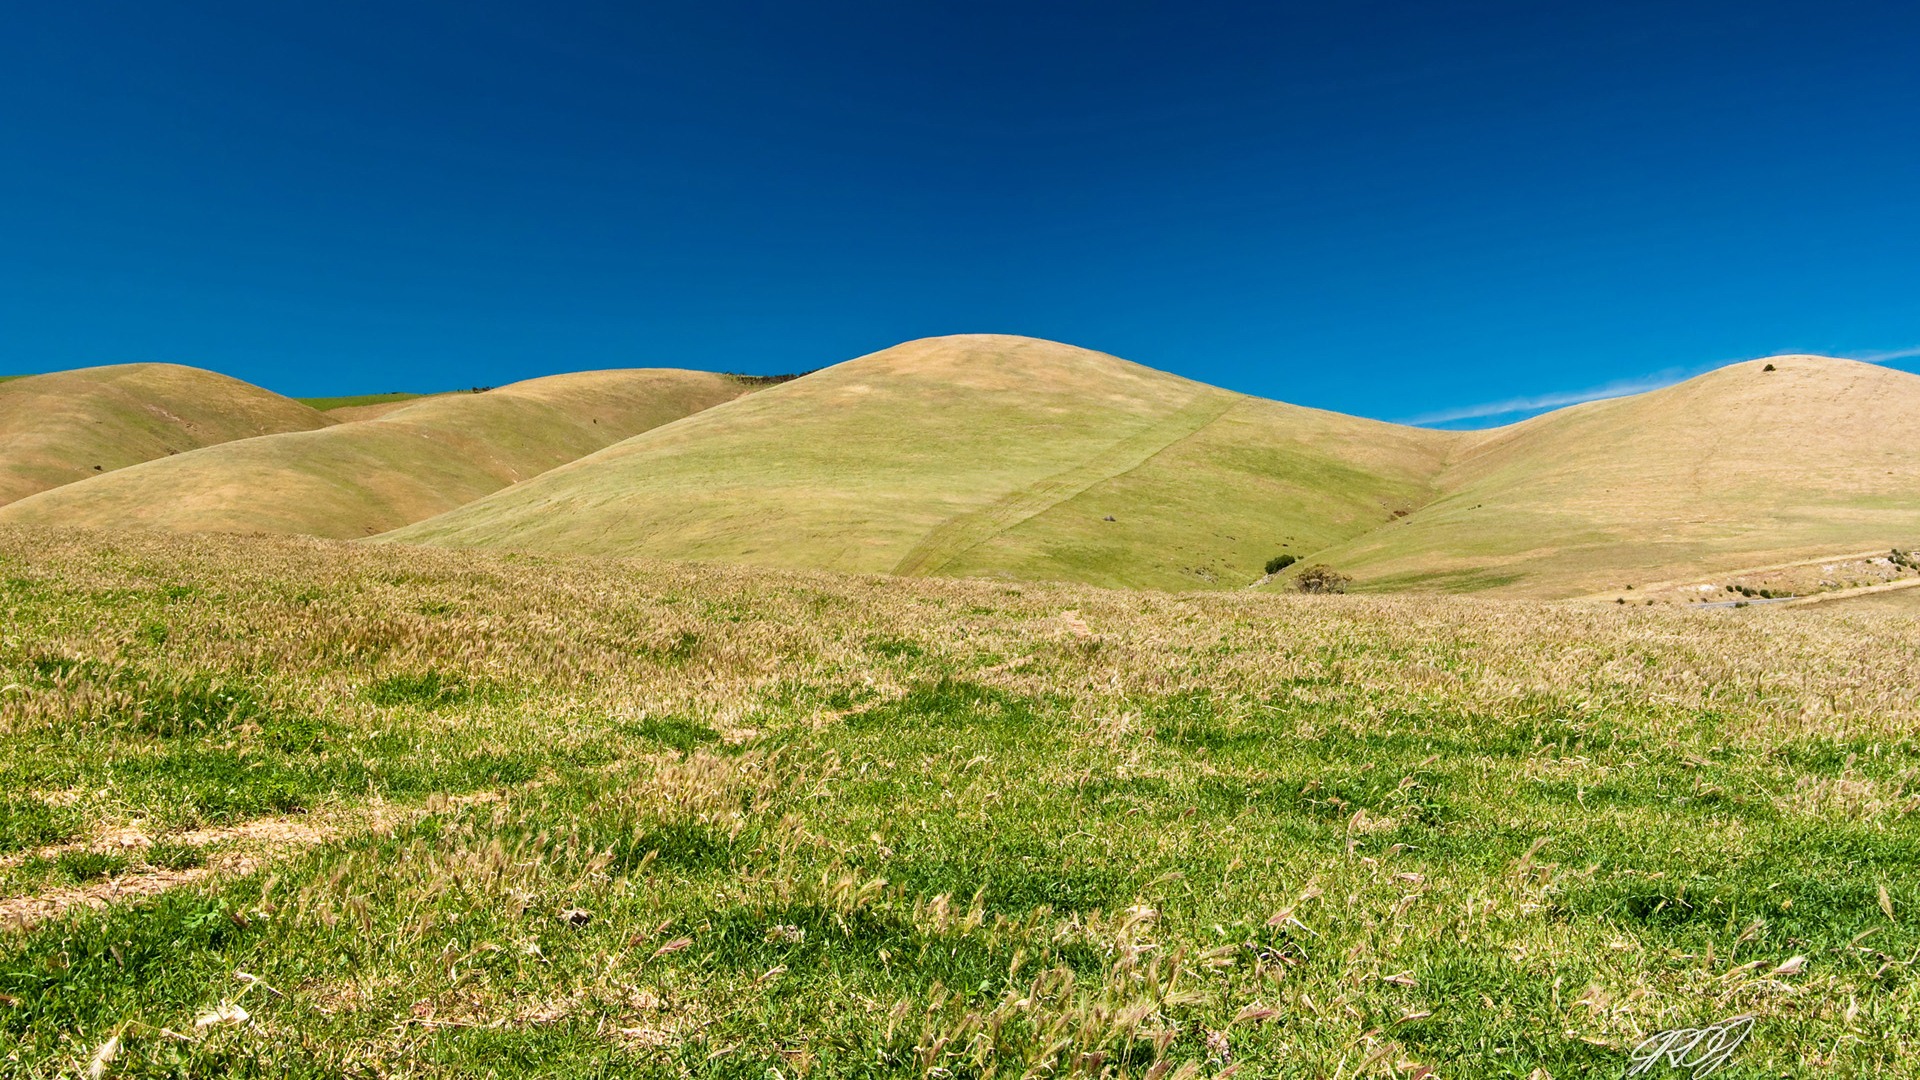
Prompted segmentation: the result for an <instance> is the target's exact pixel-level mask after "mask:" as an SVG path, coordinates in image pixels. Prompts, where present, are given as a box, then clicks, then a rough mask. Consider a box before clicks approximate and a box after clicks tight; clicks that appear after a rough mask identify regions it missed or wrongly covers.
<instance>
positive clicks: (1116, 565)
mask: <svg viewBox="0 0 1920 1080" xmlns="http://www.w3.org/2000/svg"><path fill="white" fill-rule="evenodd" d="M393 397H394V395H377V396H375V398H370V399H351V400H352V401H353V402H354V403H351V404H349V403H348V402H349V400H350V399H331V400H330V401H329V402H328V403H329V404H340V405H342V406H343V407H342V408H340V409H337V410H335V411H333V412H331V413H327V414H322V413H319V412H316V411H314V410H312V409H309V408H307V407H306V406H304V405H301V404H298V403H295V402H292V401H290V400H288V399H285V398H280V397H277V396H275V395H272V394H269V393H268V392H266V391H264V390H259V389H257V388H254V387H250V386H247V385H246V384H245V383H238V382H236V381H234V380H230V379H225V378H223V377H221V376H217V375H213V374H211V373H208V372H199V371H194V370H193V369H189V368H172V367H167V366H164V365H134V366H130V367H126V368H100V369H91V370H89V371H80V372H68V373H63V374H62V375H59V376H35V377H31V378H27V379H21V380H18V381H15V382H9V383H7V384H5V385H4V386H0V423H3V424H4V425H5V426H4V427H0V430H5V431H6V432H7V433H8V434H9V436H10V439H9V442H8V443H7V444H6V449H5V451H4V453H0V465H4V466H5V467H6V473H5V475H7V476H8V477H9V479H10V480H11V481H12V482H13V483H14V484H15V485H16V487H15V488H14V489H13V490H18V491H19V492H20V494H19V495H15V496H14V498H15V499H16V500H17V501H14V502H13V503H12V504H11V505H6V506H0V523H17V524H34V523H39V524H66V525H83V526H93V527H118V526H124V525H133V526H149V527H158V528H164V529H171V530H175V531H264V532H278V533H299V534H307V535H315V536H325V537H333V538H366V537H371V536H375V535H376V534H378V535H379V539H380V540H381V541H382V542H400V543H422V544H435V545H446V546H454V547H484V548H508V549H512V548H520V549H530V550H537V551H546V552H555V553H567V554H580V555H595V556H607V555H611V556H625V555H645V556H652V557H664V558H672V559H688V560H697V561H711V562H740V563H752V564H760V565H770V566H782V567H801V568H815V569H830V570H840V571H852V572H862V573H892V574H900V575H910V576H912V575H939V576H972V577H998V578H1004V579H1009V580H1068V581H1078V582H1084V583H1089V584H1096V585H1107V586H1119V587H1151V588H1163V589H1183V588H1238V587H1244V586H1247V585H1250V584H1256V583H1257V584H1260V585H1261V587H1265V588H1270V589H1276V588H1287V587H1289V586H1290V583H1291V576H1292V574H1293V573H1297V571H1290V572H1287V573H1283V574H1281V575H1278V576H1277V577H1276V578H1274V579H1272V580H1270V581H1263V580H1262V579H1263V574H1262V569H1263V566H1264V564H1265V563H1266V561H1267V560H1268V559H1269V558H1271V557H1273V556H1276V555H1282V554H1290V555H1294V556H1296V557H1297V558H1299V559H1300V560H1301V565H1302V566H1304V565H1307V564H1309V563H1324V564H1326V565H1329V566H1332V567H1334V568H1336V569H1338V570H1340V571H1342V572H1344V573H1347V574H1350V575H1352V576H1353V578H1354V588H1355V589H1358V590H1364V591H1393V590H1440V591H1453V592H1491V593H1495V594H1500V595H1522V596H1538V597H1578V596H1596V595H1600V596H1604V597H1606V598H1609V599H1611V598H1613V597H1614V596H1616V595H1623V594H1625V589H1626V587H1627V586H1629V585H1637V586H1639V587H1640V588H1641V590H1642V591H1641V592H1640V593H1638V594H1637V596H1636V597H1635V599H1637V600H1638V599H1644V598H1647V597H1649V595H1650V594H1651V595H1654V596H1658V597H1662V598H1665V599H1667V600H1674V599H1675V598H1678V599H1679V601H1684V600H1685V599H1689V598H1691V599H1698V597H1699V595H1700V594H1699V592H1698V591H1696V590H1695V589H1694V586H1693V585H1691V584H1688V583H1690V582H1698V581H1712V580H1716V576H1725V575H1733V574H1741V573H1743V572H1747V571H1753V573H1750V574H1747V576H1746V577H1743V578H1741V580H1743V581H1745V580H1748V578H1751V581H1750V582H1749V583H1750V584H1751V583H1752V582H1759V583H1760V584H1775V582H1774V581H1773V578H1769V577H1767V576H1766V575H1765V574H1762V573H1759V571H1766V570H1769V569H1770V568H1777V567H1778V566H1779V565H1783V564H1794V563H1799V564H1807V563H1809V562H1813V563H1819V562H1821V561H1823V560H1829V559H1832V558H1838V557H1841V556H1846V557H1857V556H1859V555H1860V553H1861V552H1863V551H1864V552H1869V553H1871V552H1873V551H1876V550H1885V549H1886V548H1890V547H1904V548H1912V547H1915V546H1920V452H1916V450H1915V447H1920V377H1915V376H1913V375H1908V374H1905V373H1902V372H1899V371H1895V370H1891V369H1887V368H1882V367H1876V366H1873V365H1870V364H1862V363H1856V362H1853V361H1846V360H1834V359H1828V358H1823V357H1815V356H1784V357H1774V358H1772V359H1770V360H1764V361H1761V360H1756V361H1751V362H1748V363H1742V364H1734V365H1730V366H1728V367H1725V368H1722V369H1720V370H1717V371H1714V372H1711V373H1709V374H1706V375H1703V376H1701V377H1699V378H1696V379H1692V380H1689V381H1687V382H1683V383H1680V384H1678V385H1675V386H1671V387H1667V388H1665V389H1662V390H1657V391H1654V392H1651V393H1647V394H1641V395H1637V396H1633V397H1625V398H1616V399H1612V400H1608V401H1597V402H1591V403H1588V404H1584V405H1577V406H1573V407H1571V408H1566V409H1561V410H1559V411H1557V412H1553V413H1548V414H1545V415H1542V416H1538V417H1535V418H1533V419H1531V420H1527V421H1524V422H1522V423H1518V424H1514V425H1510V426H1508V427H1504V428H1499V429H1495V430H1491V431H1483V432H1450V431H1432V430H1427V429H1421V428H1411V427H1405V426H1400V425H1395V424H1387V423H1381V422H1377V421H1372V420H1364V419H1359V418H1355V417H1349V416H1342V415H1339V414H1336V413H1328V412H1322V411H1319V410H1314V409H1308V408H1302V407H1299V406H1295V405H1289V404H1284V403H1281V402H1277V401H1269V400H1265V399H1261V398H1253V397H1247V396H1244V395H1241V394H1236V393H1232V392H1229V391H1226V390H1221V389H1217V388H1214V387H1210V386H1206V385H1204V384H1201V383H1196V382H1193V381H1191V380H1188V379H1183V378H1180V377H1178V376H1175V375H1172V374H1169V373H1167V372H1163V371H1157V370H1154V369H1152V368H1148V367H1143V366H1141V365H1139V364H1134V363H1130V362H1128V361H1125V360H1120V359H1117V358H1115V357H1112V356H1108V355H1105V354H1103V353H1097V352H1092V351H1090V350H1086V349H1080V348H1075V347H1072V346H1068V345H1062V344H1058V343H1054V342H1047V341H1040V340H1036V339H1031V338H1020V337H1008V336H994V335H960V336H954V337H943V338H928V339H923V340H919V341H912V342H907V343H905V344H902V345H898V346H895V347H893V348H890V349H885V350H882V351H880V352H877V353H873V354H871V355H868V356H864V357H860V358H858V359H855V360H850V361H847V362H846V363H843V364H839V365H837V366H834V367H831V368H827V369H824V370H822V371H818V372H815V373H812V374H810V375H807V376H805V377H802V378H798V379H795V380H793V381H789V382H784V383H781V384H779V385H775V386H772V387H769V388H766V389H760V390H756V391H753V392H751V393H749V392H748V387H746V386H745V385H743V384H742V383H741V382H739V381H737V380H735V379H733V378H731V377H728V376H724V375H715V374H709V373H701V372H690V371H667V370H639V371H615V372H585V373H579V374H573V375H560V376H553V377H549V378H545V379H535V380H531V381H528V382H524V383H518V384H515V385H513V386H508V387H502V388H500V389H498V390H493V391H490V392H487V393H480V394H473V393H452V394H441V395H435V396H430V397H415V398H407V399H402V400H377V399H378V398H393ZM348 417H359V418H358V419H347V418H348ZM16 431H17V432H20V433H22V434H21V435H20V436H19V437H13V434H14V432H16ZM263 431H277V433H274V434H261V432H263ZM244 436H255V437H244ZM63 440H64V441H63ZM195 440H198V441H197V442H196V441H195ZM206 443H212V444H213V445H205V444H206ZM195 446H199V447H200V448H198V449H194V448H193V447H195ZM169 451H182V452H178V453H169ZM143 459H144V460H143ZM154 459H157V460H154ZM56 461H57V462H61V463H62V464H60V467H59V468H55V467H54V466H53V463H54V462H56ZM95 463H98V464H100V465H101V466H102V470H101V472H102V473H103V475H97V474H95V473H94V472H93V470H92V468H91V466H92V465H93V464H95ZM122 466H124V467H122ZM36 469H37V471H36ZM109 470H112V471H109ZM36 484H38V485H40V486H42V487H49V488H50V490H41V491H39V492H38V493H37V494H33V493H32V492H33V491H34V490H37V489H36V488H35V487H34V485H36ZM55 484H58V485H60V486H57V487H54V486H52V485H55ZM21 495H25V496H26V497H21ZM1796 572H1797V571H1796ZM1778 576H1779V574H1775V575H1774V577H1778ZM1802 576H1805V575H1804V574H1803V575H1802ZM1682 586H1685V587H1684V588H1683V587H1682ZM1602 590H1606V592H1604V593H1603V592H1602ZM1902 602H1905V601H1904V600H1903V601H1902Z"/></svg>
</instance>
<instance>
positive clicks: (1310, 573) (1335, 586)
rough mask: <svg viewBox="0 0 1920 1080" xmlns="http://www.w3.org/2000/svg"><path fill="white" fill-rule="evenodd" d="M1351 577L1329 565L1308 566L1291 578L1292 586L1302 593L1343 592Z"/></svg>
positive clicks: (1351, 582)
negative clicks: (1297, 575) (1298, 574)
mask: <svg viewBox="0 0 1920 1080" xmlns="http://www.w3.org/2000/svg"><path fill="white" fill-rule="evenodd" d="M1351 584H1353V579H1352V578H1351V577H1348V576H1347V575H1345V574H1343V573H1341V572H1339V571H1338V570H1335V569H1334V568H1333V567H1331V566H1309V567H1307V568H1306V569H1305V570H1302V571H1300V576H1299V577H1297V578H1294V579H1293V587H1294V588H1295V589H1298V590H1299V591H1301V592H1303V593H1343V592H1346V591H1347V586H1348V585H1351Z"/></svg>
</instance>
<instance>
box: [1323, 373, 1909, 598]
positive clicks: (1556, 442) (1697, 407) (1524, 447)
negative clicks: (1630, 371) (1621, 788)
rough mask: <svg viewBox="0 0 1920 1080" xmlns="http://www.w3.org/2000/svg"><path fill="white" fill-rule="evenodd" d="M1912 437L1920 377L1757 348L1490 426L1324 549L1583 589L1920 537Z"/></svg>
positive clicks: (1393, 581) (1395, 576) (1367, 577)
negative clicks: (1629, 389) (1383, 517)
mask: <svg viewBox="0 0 1920 1080" xmlns="http://www.w3.org/2000/svg"><path fill="white" fill-rule="evenodd" d="M1769 364H1771V365H1772V366H1773V367H1774V369H1775V370H1772V371H1769V370H1767V366H1768V365H1769ZM1917 447H1920V378H1917V377H1915V376H1913V375H1909V374H1906V373H1903V372H1899V371H1894V370H1891V369H1887V368H1882V367H1876V366H1874V365H1871V364H1863V363H1857V362H1855V361H1850V360H1834V359H1829V358H1824V357H1813V356H1785V357H1775V358H1772V359H1771V360H1755V361H1750V362H1747V363H1741V364H1734V365H1731V366H1728V367H1725V368H1721V369H1719V370H1717V371H1714V372H1711V373H1709V374H1706V375H1703V376H1700V377H1699V378H1696V379H1691V380H1688V381H1687V382H1684V383H1680V384H1678V385H1676V386H1671V387H1667V388H1665V389H1662V390H1656V391H1654V392H1652V393H1647V394H1640V395H1636V396H1633V397H1625V398H1616V399H1613V400H1610V401H1597V402H1592V403H1589V404H1586V405H1579V406H1575V407H1573V408H1569V409H1563V410H1560V411H1558V412H1553V413H1548V414H1546V415H1544V416H1539V417H1536V418H1534V419H1532V420H1528V421H1525V422H1523V423H1520V424H1515V425H1512V426H1510V427H1506V428H1501V429H1497V430H1495V431H1490V432H1485V433H1480V434H1478V435H1476V436H1474V437H1473V439H1472V441H1470V442H1468V443H1466V444H1463V445H1462V446H1461V447H1460V449H1459V450H1458V451H1457V453H1456V455H1455V457H1454V459H1453V461H1452V463H1451V464H1450V465H1449V466H1448V468H1447V469H1446V471H1445V472H1443V473H1442V474H1441V475H1440V476H1439V478H1438V480H1437V484H1438V486H1439V488H1440V489H1441V490H1442V491H1444V492H1445V493H1446V494H1445V495H1444V497H1442V498H1440V499H1437V500H1435V501H1434V502H1432V503H1430V504H1428V505H1426V506H1424V507H1422V508H1420V509H1419V510H1417V511H1416V512H1415V513H1413V514H1412V515H1410V516H1409V517H1407V518H1405V519H1404V520H1401V521H1397V522H1394V523H1392V524H1389V525H1386V526H1383V527H1381V528H1379V529H1376V530H1374V531H1372V532H1369V533H1367V534H1366V535H1364V536H1361V537H1358V538H1356V539H1354V540H1351V541H1349V542H1347V543H1345V544H1342V545H1335V546H1334V547H1332V548H1331V549H1329V550H1326V551H1322V552H1318V553H1316V558H1317V559H1318V560H1319V561H1324V562H1327V563H1330V564H1332V565H1335V566H1337V567H1339V568H1340V569H1342V570H1345V571H1348V572H1350V573H1352V574H1354V575H1355V576H1356V578H1357V579H1358V581H1359V583H1360V585H1361V586H1362V587H1371V588H1394V587H1419V586H1429V587H1431V586H1440V587H1443V588H1452V589H1459V590H1471V589H1481V588H1501V589H1502V590H1503V591H1506V592H1510V593H1526V594H1532V595H1573V594H1578V593H1584V592H1590V591H1593V590H1596V589H1606V588H1619V587H1621V586H1623V585H1626V584H1632V583H1635V582H1639V583H1642V584H1644V583H1646V582H1647V581H1649V580H1657V579H1668V578H1673V579H1678V578H1687V577H1692V576H1699V575H1701V574H1707V573H1713V572H1718V571H1723V570H1735V569H1738V568H1741V567H1746V566H1755V565H1763V564H1771V563H1781V562H1786V561H1789V560H1791V559H1794V558H1805V557H1810V556H1816V555H1821V554H1823V553H1826V552H1833V551H1852V550H1855V549H1865V548H1881V547H1891V546H1895V545H1899V546H1910V545H1912V544H1913V543H1914V541H1915V540H1920V450H1916V448H1917Z"/></svg>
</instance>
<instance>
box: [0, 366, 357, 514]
mask: <svg viewBox="0 0 1920 1080" xmlns="http://www.w3.org/2000/svg"><path fill="white" fill-rule="evenodd" d="M329 423H331V421H330V420H329V419H328V418H327V417H325V416H323V415H321V414H320V413H319V412H317V411H315V410H314V409H311V408H309V407H307V406H305V405H302V404H300V403H299V402H297V401H293V400H291V399H289V398H284V397H281V396H280V395H278V394H275V393H273V392H271V391H268V390H262V389H261V388H259V387H257V386H253V385H251V384H249V383H244V382H241V381H240V380H238V379H230V378H228V377H227V376H225V375H217V374H215V373H213V372H211V371H202V370H200V369H199V368H191V367H182V366H180V365H178V364H118V365H114V366H111V367H95V368H81V369H79V370H75V371H60V372H54V373H53V374H50V375H29V376H23V377H20V378H13V379H8V380H6V381H5V382H4V384H0V505H5V504H7V503H11V502H14V501H16V500H19V499H23V498H26V497H27V496H29V495H32V494H34V493H36V492H40V491H46V490H47V489H49V488H55V487H59V486H60V485H63V484H70V483H73V482H74V481H76V480H83V479H86V478H88V477H92V476H95V475H97V474H99V473H108V472H112V471H114V470H116V469H123V468H126V467H127V466H129V465H134V464H138V463H140V462H143V461H151V460H153V459H155V458H163V457H166V456H168V455H169V454H178V453H184V452H186V451H189V450H195V449H198V448H200V447H204V446H213V445H216V444H219V443H224V442H228V441H231V440H233V439H244V438H248V437H251V436H255V435H267V434H272V433H276V432H287V431H306V430H310V429H314V428H321V427H325V426H327V425H328V424H329Z"/></svg>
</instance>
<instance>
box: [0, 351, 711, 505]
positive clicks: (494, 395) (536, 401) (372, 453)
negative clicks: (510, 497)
mask: <svg viewBox="0 0 1920 1080" xmlns="http://www.w3.org/2000/svg"><path fill="white" fill-rule="evenodd" d="M743 392H745V391H744V388H743V387H742V386H741V385H740V384H739V383H737V382H735V381H734V380H732V379H730V378H727V377H726V376H723V375H714V374H711V373H708V372H696V371H675V370H659V369H642V370H628V371H594V372H580V373H576V374H570V375H555V376H550V377H548V378H543V379H531V380H528V381H526V382H521V383H515V384H513V385H511V386H505V387H501V388H499V389H497V390H492V391H488V392H487V393H483V394H449V395H444V396H438V397H431V398H426V399H422V400H420V401H417V402H414V403H412V404H408V405H405V406H403V407H400V408H396V409H394V410H393V411H391V412H388V413H385V414H384V415H382V416H380V417H378V418H376V419H371V420H362V421H358V422H353V423H345V424H340V425H337V426H334V427H329V428H325V429H323V430H317V431H306V432H295V433H290V434H284V435H275V436H270V437H267V438H258V439H248V440H244V441H241V442H235V443H228V444H225V445H222V446H217V447H211V448H208V449H206V450H201V451H198V452H195V453H190V454H182V455H179V456H178V457H171V458H167V459H166V460H163V461H153V462H149V463H147V464H146V465H143V466H139V467H137V468H132V469H128V470H124V471H122V472H119V473H115V474H113V475H111V476H101V477H98V478H96V479H93V480H89V481H86V482H85V483H81V484H76V485H72V486H70V487H67V488H62V489H60V490H57V491H49V492H46V493H44V494H42V495H40V496H38V497H35V498H32V499H28V500H25V501H23V502H20V503H16V504H15V505H13V506H10V507H6V508H4V510H0V519H4V520H6V521H9V522H14V523H40V524H64V525H85V526H109V525H136V526H147V527H157V528H165V529H172V530H176V531H241V532H245V531H255V530H258V531H265V532H279V533H299V534H305V535H312V536H326V537H334V538H348V537H358V536H367V535H371V534H373V533H378V532H384V531H386V530H388V529H393V528H396V527H398V526H401V525H405V524H408V523H409V522H413V521H418V520H420V519H421V518H424V517H429V516H432V515H434V514H438V513H441V512H443V511H446V510H449V509H452V508H453V507H456V506H459V505H461V504H462V503H465V502H468V501H471V500H473V499H476V498H479V497H480V496H482V495H485V494H487V493H489V492H492V491H496V490H498V489H499V488H502V487H505V486H507V485H509V484H513V483H516V482H518V481H520V480H524V479H527V478H529V477H532V476H535V475H537V474H539V473H541V472H544V471H546V470H547V469H551V468H553V467H554V466H556V465H560V464H562V463H564V462H568V461H571V460H573V459H575V458H578V457H580V456H582V455H584V454H589V453H592V452H593V451H595V450H598V449H600V448H602V447H605V446H608V445H610V444H612V443H615V442H618V441H619V440H621V439H624V438H627V437H628V436H631V435H633V434H635V433H637V432H641V431H645V430H647V429H648V428H651V427H654V426H657V425H659V424H664V423H667V422H669V421H672V420H677V419H679V418H680V417H683V416H686V415H687V414H689V413H693V412H698V411H699V410H701V409H705V408H708V407H710V406H712V405H716V404H718V403H720V402H723V401H727V400H729V399H731V398H733V397H737V396H738V395H740V394H741V393H743Z"/></svg>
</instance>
